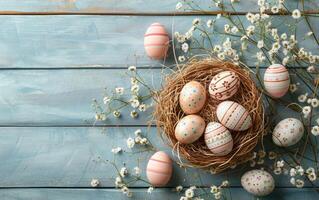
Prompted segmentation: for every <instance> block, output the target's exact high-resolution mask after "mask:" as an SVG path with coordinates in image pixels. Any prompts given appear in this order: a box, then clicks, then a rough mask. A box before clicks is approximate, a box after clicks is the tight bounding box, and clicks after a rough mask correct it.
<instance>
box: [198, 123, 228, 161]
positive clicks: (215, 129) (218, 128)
mask: <svg viewBox="0 0 319 200" xmlns="http://www.w3.org/2000/svg"><path fill="white" fill-rule="evenodd" d="M204 137H205V143H206V145H207V147H208V148H209V150H210V151H211V152H213V153H214V154H215V155H216V156H224V155H227V154H228V153H229V152H231V150H232V149H233V144H234V142H233V138H232V136H231V134H230V132H229V130H228V129H227V128H226V127H225V126H223V125H221V124H220V123H218V122H209V123H208V125H207V127H206V129H205V135H204Z"/></svg>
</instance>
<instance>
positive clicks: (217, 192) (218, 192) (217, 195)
mask: <svg viewBox="0 0 319 200" xmlns="http://www.w3.org/2000/svg"><path fill="white" fill-rule="evenodd" d="M228 186H229V182H228V181H227V180H225V181H223V182H222V184H221V185H220V186H216V185H212V186H211V190H210V193H212V194H213V195H214V198H215V199H221V197H222V191H221V190H222V188H225V187H228Z"/></svg>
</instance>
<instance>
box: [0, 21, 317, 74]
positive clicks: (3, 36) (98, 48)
mask: <svg viewBox="0 0 319 200" xmlns="http://www.w3.org/2000/svg"><path fill="white" fill-rule="evenodd" d="M273 17H276V18H277V19H278V20H275V21H276V22H275V24H277V25H278V26H279V27H280V30H279V32H285V31H286V30H287V29H288V28H289V27H287V26H286V25H287V24H289V23H291V24H293V23H294V20H293V19H292V18H291V17H279V16H273ZM212 18H214V16H204V17H201V19H202V21H203V23H204V24H205V23H206V21H207V20H208V19H212ZM240 18H242V19H243V18H244V16H240ZM193 19H194V17H193V16H177V17H167V16H88V15H80V16H63V15H62V16H12V15H11V16H0V26H1V29H0V68H120V67H122V68H123V67H125V66H127V65H132V64H136V63H137V65H138V66H144V67H161V66H162V64H163V63H164V64H166V65H168V66H170V65H171V64H174V59H173V53H172V52H170V53H169V54H170V56H169V58H168V59H167V61H166V62H163V61H153V60H151V59H150V58H148V57H147V56H146V54H145V52H144V46H143V38H144V33H145V31H146V29H147V28H148V26H149V25H150V24H152V23H153V22H160V23H162V24H164V25H165V26H166V28H167V30H168V32H169V34H170V35H172V33H174V32H175V31H178V32H181V33H185V32H186V31H187V30H188V29H189V28H190V27H191V26H192V20H193ZM310 21H311V24H313V28H314V31H315V32H317V33H318V32H319V26H317V24H319V18H317V17H314V18H311V19H310ZM226 22H227V21H226V20H225V19H221V20H218V22H217V23H216V28H217V29H220V30H223V29H224V28H223V27H224V24H225V23H226ZM228 23H229V22H228ZM282 23H284V24H282ZM285 24H286V25H285ZM248 25H249V24H248V23H245V26H248ZM291 28H292V27H290V29H291ZM308 31H309V28H308V27H307V24H306V23H305V22H300V23H299V24H298V31H297V37H298V38H299V39H300V41H299V43H298V44H299V45H300V47H306V49H308V50H310V51H312V52H313V54H316V53H319V49H318V48H317V47H316V44H315V43H314V42H313V39H307V40H303V38H304V36H305V34H306V33H307V32H308ZM194 36H195V37H198V38H199V37H200V36H199V35H197V34H195V35H194ZM225 39H226V38H225V37H222V36H219V35H215V36H213V37H211V40H212V42H213V44H220V43H221V42H222V41H224V40H225ZM206 45H208V44H206ZM237 45H238V44H237ZM207 47H209V46H207ZM256 52H257V49H256V48H249V49H248V50H247V51H245V52H244V54H243V56H242V60H244V61H245V63H246V64H247V65H249V66H255V62H256V59H254V57H255V56H256V55H255V54H256ZM299 66H300V65H299ZM305 66H307V65H305Z"/></svg>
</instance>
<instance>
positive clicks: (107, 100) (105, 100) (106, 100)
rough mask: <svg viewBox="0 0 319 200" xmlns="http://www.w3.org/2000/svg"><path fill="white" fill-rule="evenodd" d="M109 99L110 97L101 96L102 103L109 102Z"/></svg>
mask: <svg viewBox="0 0 319 200" xmlns="http://www.w3.org/2000/svg"><path fill="white" fill-rule="evenodd" d="M110 101H111V99H110V97H104V98H103V103H104V104H107V103H108V102H110Z"/></svg>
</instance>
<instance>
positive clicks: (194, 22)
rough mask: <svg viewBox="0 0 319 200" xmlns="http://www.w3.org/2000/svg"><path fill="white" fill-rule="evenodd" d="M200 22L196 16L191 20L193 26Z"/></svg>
mask: <svg viewBox="0 0 319 200" xmlns="http://www.w3.org/2000/svg"><path fill="white" fill-rule="evenodd" d="M199 22H200V19H198V18H196V19H194V20H193V26H197V25H198V24H199Z"/></svg>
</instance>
